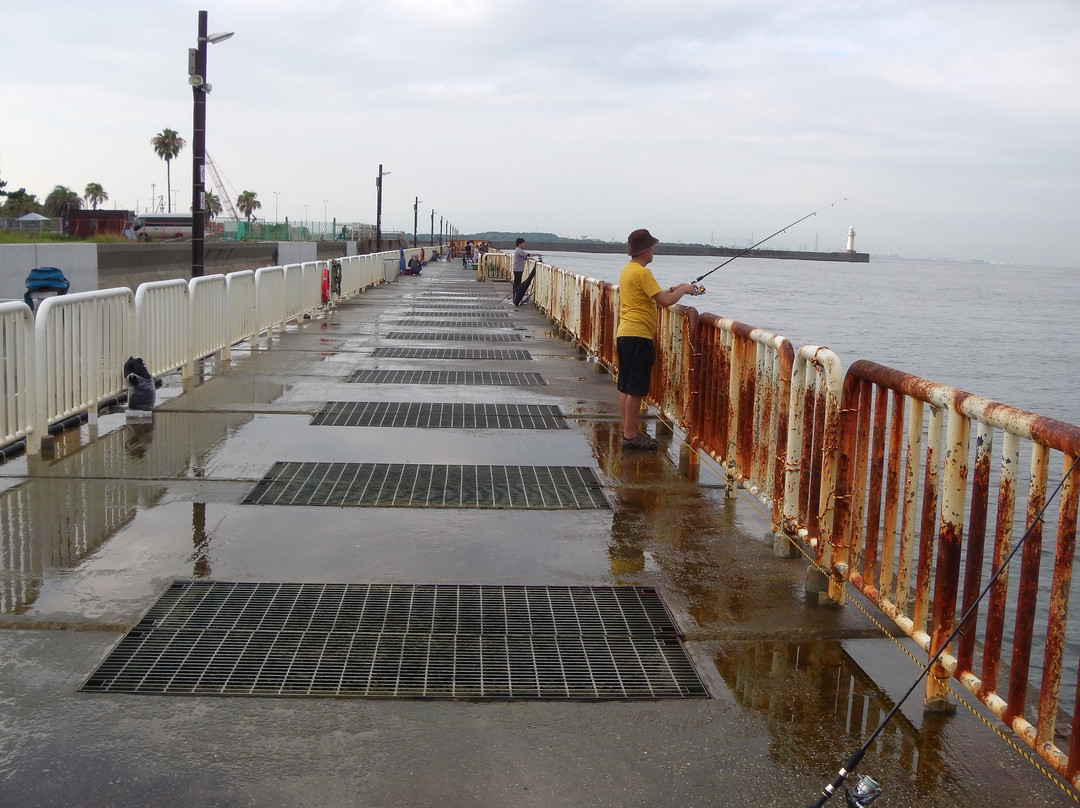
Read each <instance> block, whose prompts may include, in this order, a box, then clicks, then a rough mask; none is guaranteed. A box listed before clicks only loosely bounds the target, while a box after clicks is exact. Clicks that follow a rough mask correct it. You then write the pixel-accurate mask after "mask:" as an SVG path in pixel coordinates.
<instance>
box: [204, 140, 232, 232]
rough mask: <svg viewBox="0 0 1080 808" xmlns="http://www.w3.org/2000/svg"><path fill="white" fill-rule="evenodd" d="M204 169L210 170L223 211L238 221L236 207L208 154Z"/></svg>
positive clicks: (208, 153)
mask: <svg viewBox="0 0 1080 808" xmlns="http://www.w3.org/2000/svg"><path fill="white" fill-rule="evenodd" d="M206 167H207V168H208V169H210V177H211V178H212V179H213V180H214V187H215V188H217V192H218V197H219V198H220V199H221V204H222V205H224V207H225V210H227V211H228V212H229V215H230V216H232V218H233V219H234V220H236V221H240V216H239V214H237V212H236V206H235V205H233V200H232V196H231V194H230V193H229V189H228V188H226V187H225V183H224V182H223V181H222V179H221V174H219V173H218V170H217V166H216V165H214V161H213V160H211V159H210V152H207V153H206Z"/></svg>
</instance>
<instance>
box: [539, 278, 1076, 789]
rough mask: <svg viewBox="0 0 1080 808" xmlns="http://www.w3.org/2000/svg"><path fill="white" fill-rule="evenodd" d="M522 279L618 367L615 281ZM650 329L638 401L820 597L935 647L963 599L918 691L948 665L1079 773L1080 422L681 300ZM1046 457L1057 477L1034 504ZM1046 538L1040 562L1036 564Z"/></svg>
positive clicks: (930, 651) (940, 695)
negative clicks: (1071, 640) (1075, 612)
mask: <svg viewBox="0 0 1080 808" xmlns="http://www.w3.org/2000/svg"><path fill="white" fill-rule="evenodd" d="M533 293H534V301H535V303H536V305H537V306H538V307H539V308H540V309H541V310H542V311H544V312H545V313H547V314H548V315H549V316H550V317H551V318H552V319H553V320H554V321H555V322H556V323H557V324H558V325H559V326H560V327H561V328H563V329H564V330H565V331H566V332H568V333H569V334H570V335H571V338H572V339H573V340H574V341H575V342H577V343H578V344H580V345H582V346H583V347H584V348H586V349H587V350H588V351H590V352H591V353H593V354H595V355H596V356H597V357H598V359H599V361H600V362H601V363H602V364H603V365H604V366H605V367H607V368H609V369H610V370H611V371H612V372H613V373H614V374H616V375H617V373H618V368H617V360H616V353H615V348H614V345H615V334H616V328H617V311H618V287H617V286H612V285H610V284H605V283H601V282H599V281H595V280H592V279H588V278H584V277H581V276H576V275H572V274H570V273H566V272H562V271H561V270H558V269H557V268H555V267H551V266H548V265H542V266H541V267H539V268H538V272H537V277H536V281H535V286H534V289H533ZM656 339H657V346H658V350H657V361H656V365H655V366H654V371H653V377H652V384H651V388H650V395H649V402H650V404H652V405H653V406H655V407H656V408H657V409H658V410H659V411H660V413H661V415H662V417H663V418H665V419H666V420H668V421H669V422H670V423H672V424H676V425H678V427H679V428H680V429H681V430H682V431H683V432H684V434H685V436H686V440H687V442H688V444H689V445H690V446H691V447H692V448H693V449H695V450H698V451H700V452H703V453H705V454H706V455H708V456H709V457H711V458H713V459H714V460H716V461H717V463H718V464H719V465H720V466H721V467H722V468H723V469H724V471H725V472H726V473H727V474H728V475H729V476H730V477H731V478H733V479H734V480H736V481H738V482H739V483H740V484H741V485H742V487H743V488H745V489H747V490H748V491H750V492H751V493H753V494H754V495H755V496H756V497H757V499H759V500H760V501H761V502H763V503H765V504H766V505H767V506H770V507H771V520H772V526H773V529H774V530H775V531H778V532H779V533H782V534H783V535H786V536H788V537H789V538H790V539H791V540H792V541H793V542H796V543H798V544H799V545H801V546H803V547H804V549H805V550H806V552H807V554H808V555H809V556H810V557H811V558H813V560H814V562H815V564H816V565H817V566H818V567H819V568H820V569H821V570H823V571H824V572H825V573H826V574H827V578H828V588H827V591H825V592H822V595H821V597H822V598H823V599H825V600H828V601H831V602H834V603H839V602H842V601H843V599H844V588H845V586H846V584H847V582H849V581H850V582H851V584H852V585H853V586H855V587H856V588H857V589H858V590H859V591H860V592H862V593H863V594H864V595H865V596H866V597H867V598H868V599H869V600H870V601H871V603H873V604H874V605H875V606H876V607H877V608H879V609H880V610H881V612H882V613H883V614H885V615H887V616H888V617H889V618H890V619H891V620H893V622H894V623H895V624H896V625H897V626H899V627H900V628H901V629H902V630H903V631H904V633H905V634H907V635H908V636H909V637H911V638H912V639H913V640H914V641H915V642H916V643H918V644H919V645H920V646H921V647H922V648H923V649H924V650H925V651H926V653H927V658H928V659H929V658H931V657H932V656H933V655H934V654H935V653H936V651H937V650H939V649H940V648H941V646H942V644H943V643H944V641H945V639H947V638H948V636H949V635H950V633H951V632H952V630H953V629H954V627H955V626H956V623H957V621H958V620H959V618H960V616H961V615H964V614H966V613H967V612H968V611H969V610H971V612H972V617H971V618H970V620H971V622H970V623H969V624H966V627H965V630H964V631H963V633H962V634H961V635H960V639H959V640H957V641H956V643H955V645H956V647H955V648H952V649H946V652H945V653H944V654H943V655H942V656H941V657H940V658H939V661H938V662H937V663H936V664H935V665H934V667H933V669H932V670H931V676H929V677H928V679H927V690H926V697H925V702H926V704H927V706H928V707H929V708H931V709H933V708H935V707H944V706H945V705H944V702H945V696H946V687H945V683H946V682H947V680H948V679H949V677H950V676H951V677H952V678H955V679H956V680H957V681H959V682H960V683H962V684H963V686H964V687H965V688H966V689H967V690H968V691H970V692H971V693H972V694H974V695H975V696H976V697H977V698H978V699H979V700H980V701H982V703H983V704H985V705H986V706H987V707H989V708H990V710H992V711H993V712H994V713H995V714H996V715H997V716H999V717H1000V718H1001V720H1002V721H1004V723H1005V724H1006V725H1007V726H1008V727H1010V728H1011V729H1012V730H1013V731H1014V732H1015V733H1016V734H1017V735H1018V736H1019V737H1020V738H1021V739H1022V740H1023V741H1024V742H1025V743H1027V744H1028V745H1029V746H1030V747H1031V748H1032V749H1034V750H1035V751H1036V752H1037V753H1038V754H1039V755H1040V756H1041V757H1042V758H1043V759H1044V760H1045V761H1047V762H1048V763H1049V764H1050V765H1051V766H1052V767H1053V768H1054V769H1055V770H1056V771H1057V772H1058V773H1060V774H1062V775H1063V776H1065V777H1066V779H1067V780H1068V781H1069V782H1070V783H1071V784H1072V785H1073V786H1074V787H1080V776H1078V775H1080V713H1078V712H1077V706H1076V705H1077V702H1080V675H1078V671H1077V667H1078V663H1080V660H1078V653H1077V649H1076V647H1075V644H1073V645H1072V646H1070V645H1069V644H1068V643H1066V636H1067V628H1068V624H1067V618H1068V603H1069V598H1070V588H1071V583H1072V565H1073V554H1074V549H1075V541H1076V522H1077V510H1078V505H1080V470H1077V471H1076V472H1075V473H1072V474H1069V475H1068V478H1067V479H1065V480H1061V478H1062V477H1063V476H1065V475H1066V470H1068V469H1071V468H1072V467H1073V463H1074V461H1075V460H1076V458H1077V457H1080V427H1077V426H1074V425H1072V424H1067V423H1064V422H1061V421H1054V420H1052V419H1048V418H1043V417H1040V416H1036V415H1033V414H1031V413H1027V412H1024V411H1022V410H1017V409H1015V408H1013V407H1009V406H1007V405H1005V404H1001V403H997V402H993V401H989V400H987V399H983V398H980V397H978V396H974V395H971V394H969V393H965V392H963V391H960V390H956V389H953V388H950V387H945V386H944V385H939V384H935V383H933V382H929V381H927V380H925V379H920V378H918V377H915V376H911V375H909V374H906V373H901V372H899V371H896V370H892V369H890V368H886V367H883V366H880V365H876V364H874V363H872V362H867V361H865V360H862V361H858V362H855V363H854V364H853V365H852V366H851V367H850V368H849V369H848V371H847V373H846V375H845V374H844V373H843V371H842V367H841V364H840V360H839V359H838V357H837V356H836V355H835V354H833V353H832V352H831V351H829V350H828V349H827V348H822V347H818V346H813V345H807V346H803V347H801V348H799V349H798V350H794V349H793V348H792V346H791V344H790V343H789V342H788V340H787V339H785V338H784V337H782V336H779V335H777V334H773V333H771V332H767V331H763V330H761V329H756V328H753V327H751V326H748V325H745V324H742V323H738V322H735V321H733V320H727V319H724V318H721V317H717V316H716V315H713V314H700V313H698V312H697V311H696V310H694V309H692V308H686V307H683V306H674V307H672V308H670V309H662V310H661V313H660V317H659V323H658V328H657V336H656ZM999 436H1000V438H999ZM999 440H1000V444H1001V446H1000V449H999V457H1000V460H999V463H998V465H997V466H996V467H995V466H994V461H993V459H992V458H993V456H994V448H993V447H994V445H995V443H997V442H998V441H999ZM691 454H692V455H693V456H696V454H697V452H692V453H691ZM1055 455H1059V456H1060V463H1057V462H1056V461H1055V460H1054V457H1055ZM1022 463H1026V464H1027V467H1028V469H1029V472H1028V473H1029V477H1030V482H1029V483H1028V486H1027V492H1026V497H1024V496H1021V492H1020V490H1019V488H1020V479H1021V471H1020V469H1021V464H1022ZM1052 468H1053V471H1051V469H1052ZM1054 475H1056V476H1057V479H1058V480H1060V481H1061V483H1062V485H1061V492H1060V497H1059V498H1058V500H1057V503H1056V506H1055V507H1054V508H1052V509H1049V510H1048V514H1049V515H1046V514H1043V513H1042V509H1043V507H1044V505H1045V504H1046V502H1047V501H1048V500H1049V499H1050V498H1051V490H1050V489H1051V488H1052V486H1051V483H1053V482H1054ZM1020 500H1026V502H1025V503H1024V508H1025V515H1024V516H1023V517H1018V516H1017V513H1016V511H1017V507H1018V503H1019V501H1020ZM1051 522H1053V523H1055V524H1056V529H1055V530H1054V531H1053V532H1052V534H1051V535H1044V532H1047V531H1045V530H1044V526H1043V525H1044V523H1045V524H1050V523H1051ZM991 525H992V526H993V527H992V528H991V527H990V526H991ZM988 529H992V530H993V537H992V541H991V546H990V547H989V553H988V552H987V546H986V539H987V531H988ZM1024 535H1026V536H1027V538H1026V540H1025V546H1024V548H1023V552H1022V554H1021V555H1020V556H1019V560H1018V564H1019V571H1018V572H1017V571H1015V570H1014V571H1013V573H1012V575H1013V576H1018V579H1019V580H1018V582H1017V583H1016V584H1015V585H1013V584H1011V583H1010V576H1008V575H1003V576H1002V577H1001V578H999V579H998V580H997V582H996V583H995V584H994V585H993V587H992V588H990V589H989V591H988V593H987V594H988V598H987V601H986V604H985V607H984V608H983V609H982V614H981V616H980V610H979V609H978V608H976V606H975V604H976V601H977V598H978V597H979V595H980V593H981V591H982V590H981V588H980V587H983V586H984V582H986V581H989V580H990V578H991V575H992V574H993V573H994V572H996V571H997V570H998V569H999V568H1000V567H1001V565H1002V563H1003V561H1004V559H1005V558H1006V556H1007V555H1008V553H1009V551H1010V548H1011V547H1012V546H1013V544H1014V543H1015V542H1017V541H1019V539H1020V537H1021V536H1024ZM1051 554H1052V556H1053V565H1052V568H1050V569H1047V568H1046V567H1045V566H1042V565H1040V558H1041V556H1043V555H1047V556H1048V557H1049V556H1050V555H1051ZM1073 633H1074V634H1075V633H1076V631H1074V632H1073ZM1063 687H1064V688H1065V690H1064V691H1063V689H1062V688H1063ZM1070 688H1071V690H1070ZM1074 691H1075V695H1074ZM1063 692H1064V693H1065V694H1066V695H1065V696H1064V697H1063V696H1062V693H1063ZM1029 702H1034V703H1035V708H1034V713H1033V714H1032V713H1031V711H1030V710H1028V708H1027V704H1028V703H1029ZM1059 727H1061V728H1064V731H1061V732H1059ZM1065 737H1068V738H1069V740H1068V741H1067V742H1065V741H1064V740H1063V739H1064V738H1065ZM1062 745H1064V746H1067V749H1066V750H1064V751H1063V749H1062V748H1061V746H1062Z"/></svg>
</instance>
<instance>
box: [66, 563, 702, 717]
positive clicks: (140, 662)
mask: <svg viewBox="0 0 1080 808" xmlns="http://www.w3.org/2000/svg"><path fill="white" fill-rule="evenodd" d="M81 689H82V690H83V691H84V692H95V693H137V694H156V695H198V696H211V695H216V696H293V697H297V696H307V697H313V696H315V697H320V696H321V697H338V698H340V697H354V698H357V697H359V698H433V699H498V700H511V699H557V700H607V699H618V700H632V699H634V700H636V699H665V698H709V694H708V691H707V689H706V688H705V685H704V683H703V682H702V680H701V678H700V677H699V676H698V674H697V672H696V671H695V670H694V667H693V664H692V663H691V662H690V659H689V658H688V656H687V654H686V650H685V648H684V647H683V645H682V643H681V642H680V640H679V634H678V631H677V629H676V627H675V624H674V621H673V620H672V619H671V616H670V614H669V613H668V611H667V609H666V607H665V606H664V603H663V601H662V600H661V599H660V596H659V594H658V593H657V592H656V590H654V589H652V588H650V587H543V586H505V587H504V586H452V585H435V584H429V585H414V584H371V585H365V584H298V583H231V582H217V581H205V580H199V581H174V582H173V583H172V584H171V585H170V586H169V588H168V589H167V590H166V591H165V593H164V594H163V595H162V596H161V598H159V599H158V601H157V603H155V604H154V605H153V606H152V607H151V608H150V610H149V611H148V612H147V613H146V615H145V616H144V617H143V619H142V620H141V621H140V622H139V623H138V624H137V625H136V626H135V627H134V628H133V629H132V630H131V631H130V632H128V634H127V635H125V636H124V638H123V639H122V640H121V641H120V642H119V643H118V644H117V646H116V648H114V649H113V651H112V652H111V653H110V654H109V656H108V657H107V658H106V659H105V661H104V662H102V663H101V665H99V666H98V668H97V669H96V670H95V671H94V672H93V673H92V674H91V675H90V677H89V678H88V679H87V680H86V682H85V683H84V684H83V686H82V688H81Z"/></svg>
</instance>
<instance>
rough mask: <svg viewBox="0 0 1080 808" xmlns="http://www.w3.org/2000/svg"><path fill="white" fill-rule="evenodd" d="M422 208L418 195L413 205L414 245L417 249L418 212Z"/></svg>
mask: <svg viewBox="0 0 1080 808" xmlns="http://www.w3.org/2000/svg"><path fill="white" fill-rule="evenodd" d="M419 210H420V197H416V198H415V201H414V202H413V206H412V245H413V249H416V214H417V212H418V211H419Z"/></svg>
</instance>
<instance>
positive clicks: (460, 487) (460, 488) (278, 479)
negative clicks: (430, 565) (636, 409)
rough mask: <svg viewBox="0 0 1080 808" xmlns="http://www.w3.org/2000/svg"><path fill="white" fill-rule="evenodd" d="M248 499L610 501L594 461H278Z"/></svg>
mask: <svg viewBox="0 0 1080 808" xmlns="http://www.w3.org/2000/svg"><path fill="white" fill-rule="evenodd" d="M242 504H244V505H331V506H334V507H373V508H395V507H396V508H509V509H519V510H593V509H598V508H600V509H602V508H609V507H611V506H610V505H609V504H608V501H607V498H606V497H605V496H604V491H603V488H602V487H601V485H600V480H599V479H598V478H597V476H596V471H595V470H594V469H592V468H590V467H588V466H464V465H436V464H426V463H425V464H408V463H315V462H286V461H278V462H277V463H275V464H274V465H273V466H272V467H271V469H270V471H268V472H267V473H266V476H265V477H263V478H262V479H261V480H260V481H259V482H258V483H256V484H255V486H254V487H253V488H252V489H251V491H249V492H248V495H247V496H246V497H244V499H243V501H242Z"/></svg>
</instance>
